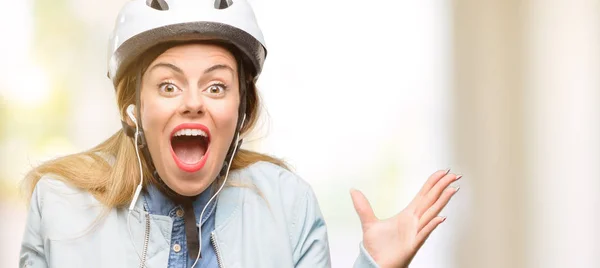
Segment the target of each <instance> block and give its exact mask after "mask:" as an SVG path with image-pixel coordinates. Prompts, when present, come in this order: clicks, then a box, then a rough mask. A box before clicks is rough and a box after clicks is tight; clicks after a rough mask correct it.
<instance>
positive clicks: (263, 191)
mask: <svg viewBox="0 0 600 268" xmlns="http://www.w3.org/2000/svg"><path fill="white" fill-rule="evenodd" d="M231 175H232V178H231V179H232V181H233V182H234V184H240V185H242V186H250V188H254V190H255V192H257V193H258V194H259V195H262V197H264V198H266V199H267V201H271V200H270V199H278V200H276V201H278V202H283V203H282V205H292V204H291V203H292V202H294V201H298V199H304V198H306V197H311V198H314V194H313V190H312V188H311V186H310V184H308V183H307V182H306V181H305V180H304V179H302V178H301V177H300V176H298V175H297V174H296V173H294V172H292V171H291V170H288V169H286V168H284V167H281V166H278V165H276V164H273V163H270V162H264V161H259V162H256V163H254V164H252V165H250V166H248V167H246V168H243V169H240V170H236V172H235V173H234V174H231Z"/></svg>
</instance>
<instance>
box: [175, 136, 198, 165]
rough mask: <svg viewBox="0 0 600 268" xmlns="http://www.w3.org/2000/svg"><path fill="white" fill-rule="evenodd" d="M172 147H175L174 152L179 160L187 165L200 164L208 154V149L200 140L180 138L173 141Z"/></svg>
mask: <svg viewBox="0 0 600 268" xmlns="http://www.w3.org/2000/svg"><path fill="white" fill-rule="evenodd" d="M171 146H173V151H174V152H175V155H176V156H177V158H179V160H180V161H181V162H184V163H186V164H196V163H198V162H200V159H202V156H204V154H205V153H206V148H205V147H204V146H203V142H202V141H201V140H200V139H199V138H194V137H178V138H175V139H173V140H172V141H171Z"/></svg>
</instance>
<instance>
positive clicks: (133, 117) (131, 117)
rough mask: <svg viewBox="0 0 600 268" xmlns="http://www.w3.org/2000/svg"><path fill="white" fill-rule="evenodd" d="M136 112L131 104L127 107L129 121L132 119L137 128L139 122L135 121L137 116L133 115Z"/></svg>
mask: <svg viewBox="0 0 600 268" xmlns="http://www.w3.org/2000/svg"><path fill="white" fill-rule="evenodd" d="M134 110H135V105H133V104H129V106H127V115H128V116H129V119H131V121H133V123H134V124H135V127H136V128H137V120H136V119H135V115H134V114H133V111H134Z"/></svg>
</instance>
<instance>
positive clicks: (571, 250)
mask: <svg viewBox="0 0 600 268" xmlns="http://www.w3.org/2000/svg"><path fill="white" fill-rule="evenodd" d="M453 12H454V14H453V16H454V33H453V37H454V42H453V43H454V89H453V91H454V92H453V94H454V99H455V105H454V107H455V110H454V118H455V120H454V123H455V131H454V142H455V144H454V150H453V153H454V156H455V158H456V161H457V163H459V165H460V167H461V169H464V170H467V171H468V173H469V174H468V177H470V178H472V179H471V180H469V182H468V183H469V184H470V186H471V187H472V189H471V194H472V197H471V199H472V200H473V202H471V204H470V206H469V208H470V211H469V212H468V213H469V215H465V216H466V217H468V219H469V221H465V226H461V229H462V230H464V231H462V232H461V235H460V236H461V237H460V238H459V239H458V241H457V245H456V248H455V249H456V253H457V255H456V260H457V263H456V265H455V266H456V267H489V268H494V267H598V266H599V265H600V261H599V260H600V259H599V258H598V257H597V256H598V255H599V254H598V252H600V246H599V245H600V242H599V241H600V232H599V231H598V226H600V205H599V204H600V202H599V201H600V198H599V196H600V183H599V181H600V176H599V175H600V108H599V107H600V80H599V76H600V56H599V55H600V54H599V52H600V2H599V1H592V0H587V1H586V0H556V1H545V0H530V1H516V0H495V1H480V0H455V1H454V2H453Z"/></svg>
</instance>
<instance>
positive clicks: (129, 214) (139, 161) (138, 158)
mask: <svg viewBox="0 0 600 268" xmlns="http://www.w3.org/2000/svg"><path fill="white" fill-rule="evenodd" d="M139 133H140V132H139V127H138V124H137V122H135V138H134V143H135V144H134V146H135V155H136V156H137V160H138V164H139V169H140V184H138V186H137V188H136V189H135V194H134V195H133V199H132V200H131V204H129V211H128V212H127V230H128V231H129V240H130V241H131V245H132V246H133V250H134V251H135V253H136V254H137V255H138V258H139V259H140V263H141V262H142V256H141V255H140V253H139V252H138V250H137V248H136V246H135V243H134V242H133V235H132V234H131V226H130V225H129V216H131V211H132V210H133V207H134V206H135V203H136V201H137V199H138V197H139V196H140V192H141V191H142V182H143V181H144V173H143V172H142V159H141V158H140V151H139V148H138V145H137V144H138V136H139ZM142 266H144V267H145V264H143V263H142Z"/></svg>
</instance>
